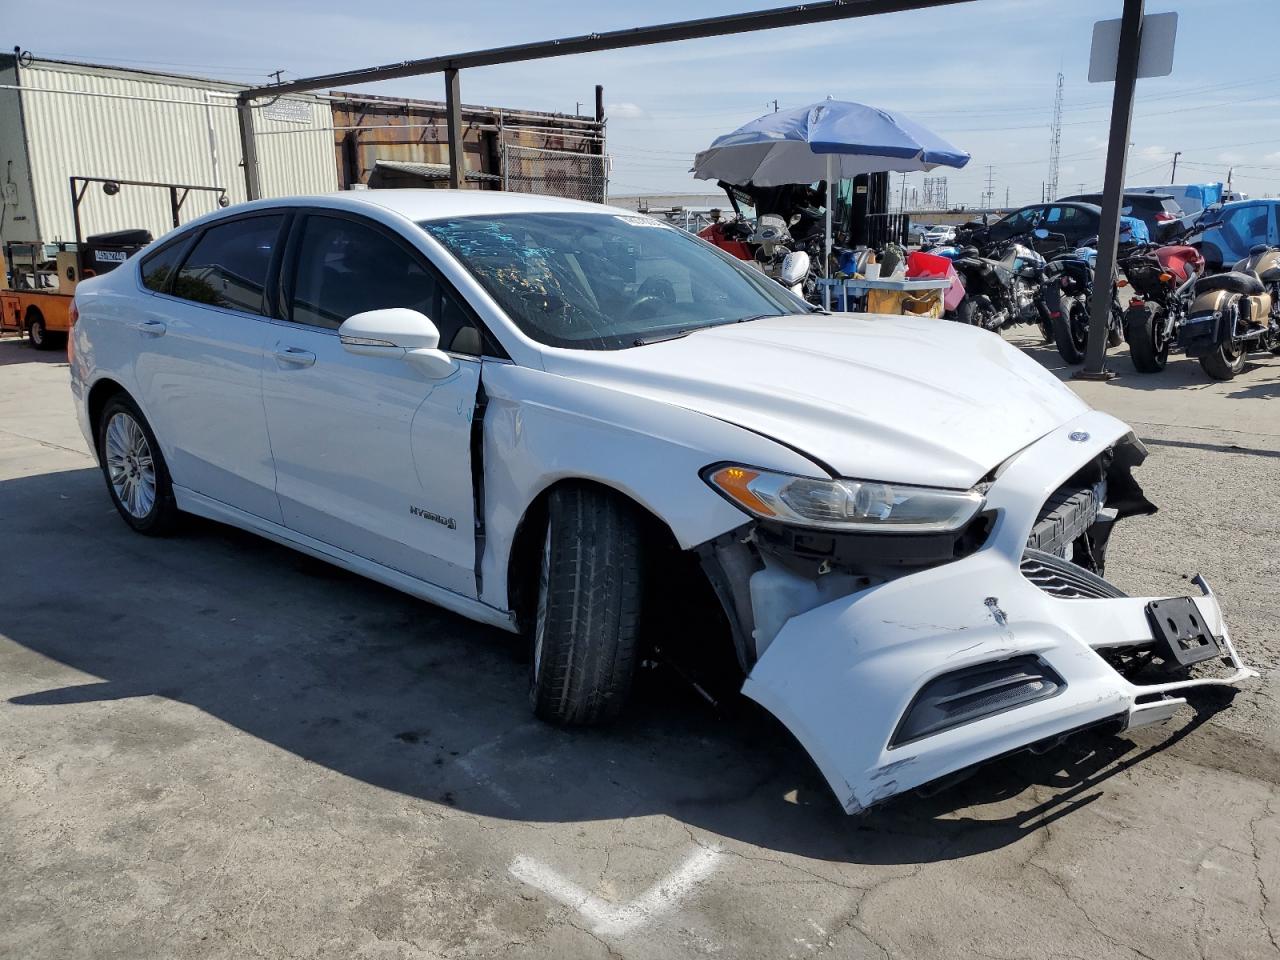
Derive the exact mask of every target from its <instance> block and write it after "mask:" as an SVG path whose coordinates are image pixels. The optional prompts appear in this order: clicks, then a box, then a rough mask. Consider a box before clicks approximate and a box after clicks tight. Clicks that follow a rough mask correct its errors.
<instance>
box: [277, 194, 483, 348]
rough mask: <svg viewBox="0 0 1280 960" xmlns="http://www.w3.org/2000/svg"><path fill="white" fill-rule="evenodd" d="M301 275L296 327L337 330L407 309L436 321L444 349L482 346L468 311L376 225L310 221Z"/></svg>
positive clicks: (293, 310)
mask: <svg viewBox="0 0 1280 960" xmlns="http://www.w3.org/2000/svg"><path fill="white" fill-rule="evenodd" d="M295 276H296V281H295V283H294V287H293V299H292V302H291V304H290V314H289V319H291V320H293V321H295V322H297V323H306V324H310V325H312V326H316V327H327V328H328V329H330V330H336V329H338V327H339V326H341V325H342V322H343V321H344V320H346V319H347V318H348V317H351V316H354V315H355V314H357V313H363V312H364V311H366V310H382V309H386V308H388V307H408V308H410V309H412V310H417V311H419V312H421V313H424V314H426V315H427V316H428V317H430V318H431V321H432V322H433V323H434V324H435V325H436V328H437V329H438V330H439V331H440V347H441V349H443V350H453V349H456V350H460V351H462V352H467V353H471V352H477V351H475V350H472V349H468V348H469V347H470V346H471V345H473V344H478V342H479V341H478V337H477V336H476V333H477V331H476V329H475V327H474V326H473V325H472V322H471V318H470V316H469V314H468V313H467V311H466V309H465V308H464V307H462V305H461V304H460V303H458V302H457V300H456V299H455V298H454V296H453V294H452V293H451V292H450V291H448V290H446V289H445V286H444V284H443V283H441V282H440V280H439V279H438V278H437V276H436V274H435V272H434V271H433V270H432V269H430V267H428V266H427V265H426V264H425V263H424V262H423V261H422V260H421V259H420V258H419V257H417V256H415V255H414V254H413V253H411V252H410V251H409V250H407V249H405V248H404V247H403V246H401V245H400V244H399V243H397V242H395V241H394V240H393V239H392V238H391V237H389V236H387V235H386V234H384V233H383V232H382V231H380V230H377V229H375V228H373V227H370V226H366V225H365V224H362V223H357V222H355V221H353V220H347V219H342V218H338V217H326V216H320V215H311V216H308V217H307V219H306V222H305V223H304V224H303V226H302V240H301V242H300V243H299V244H298V259H297V268H296V274H295ZM463 330H467V331H469V332H467V333H465V334H463V335H462V336H461V337H460V336H459V332H460V331H463Z"/></svg>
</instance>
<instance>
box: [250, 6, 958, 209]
mask: <svg viewBox="0 0 1280 960" xmlns="http://www.w3.org/2000/svg"><path fill="white" fill-rule="evenodd" d="M972 2H973V0H823V2H820V3H807V4H799V5H796V6H790V7H776V8H774V9H771V10H755V11H751V12H749V13H734V14H729V15H727V16H721V17H702V18H700V19H697V20H680V21H677V22H675V23H662V24H657V25H655V26H650V27H633V28H630V29H627V30H609V31H606V32H604V33H588V34H584V35H582V36H579V37H564V38H562V39H560V40H543V41H539V42H537V43H518V44H513V45H511V46H506V47H492V48H490V49H488V50H475V51H472V52H470V53H454V54H448V55H446V56H443V57H428V58H425V59H422V60H405V61H403V62H401V63H389V64H386V65H384V66H380V67H367V68H365V69H362V70H346V71H343V72H341V73H326V74H321V75H320V76H315V77H303V78H302V79H300V80H290V81H289V82H288V83H276V84H270V85H268V86H265V87H252V88H250V89H248V90H243V91H241V92H240V93H239V94H238V95H237V97H236V106H237V107H238V108H239V109H238V111H237V113H238V119H239V121H240V145H241V149H242V151H243V156H244V185H245V191H246V192H247V194H248V196H249V199H250V200H257V199H258V198H259V197H261V196H262V188H261V183H260V181H259V177H258V152H257V146H256V144H255V143H254V137H253V112H252V104H253V101H254V100H257V99H258V98H260V97H279V96H282V95H284V94H286V93H305V92H309V91H312V90H320V89H322V88H325V87H334V86H347V85H352V84H358V83H373V82H375V81H378V80H397V79H401V78H403V77H421V76H426V75H428V74H432V73H444V74H445V75H446V76H445V93H446V97H445V99H446V102H450V101H449V97H450V96H452V97H453V101H452V103H453V106H452V108H451V109H450V110H449V111H448V112H449V136H450V151H449V153H450V159H449V183H450V186H460V185H461V184H462V183H463V182H464V181H465V178H464V176H463V175H462V174H461V173H460V172H459V171H460V170H461V168H462V160H461V154H462V149H461V147H462V137H461V129H462V121H461V117H460V115H459V113H458V111H459V108H460V104H459V103H458V78H457V73H458V71H459V70H464V69H468V68H470V67H490V66H495V65H496V64H500V63H519V62H521V61H526V60H545V59H548V58H550V57H567V56H570V55H571V54H575V53H596V52H599V51H601V50H621V49H624V48H627V47H642V46H647V45H650V44H654V43H672V42H674V41H677V40H698V39H704V38H707V37H723V36H728V35H730V34H735V33H753V32H755V31H757V30H774V29H777V28H778V27H795V26H801V25H803V24H810V23H830V22H832V21H835V20H852V19H854V18H857V17H870V16H875V15H877V14H881V13H899V12H902V11H904V10H924V9H928V8H930V7H944V6H950V5H952V4H957V3H972ZM450 71H452V72H451V73H450ZM602 106H603V105H602V104H601V105H598V106H597V113H599V112H601V110H600V107H602ZM455 120H456V129H457V131H458V143H457V149H455V148H454V144H453V137H454V131H455ZM455 157H456V159H455ZM455 179H456V180H457V183H456V184H455V183H454V180H455Z"/></svg>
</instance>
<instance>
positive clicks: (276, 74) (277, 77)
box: [267, 70, 284, 83]
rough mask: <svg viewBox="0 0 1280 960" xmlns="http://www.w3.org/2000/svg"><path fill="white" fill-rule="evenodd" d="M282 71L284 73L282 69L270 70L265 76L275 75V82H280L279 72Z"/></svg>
mask: <svg viewBox="0 0 1280 960" xmlns="http://www.w3.org/2000/svg"><path fill="white" fill-rule="evenodd" d="M282 73H284V71H283V70H272V71H271V72H270V73H268V74H267V76H268V77H275V78H276V83H280V82H281V80H280V74H282Z"/></svg>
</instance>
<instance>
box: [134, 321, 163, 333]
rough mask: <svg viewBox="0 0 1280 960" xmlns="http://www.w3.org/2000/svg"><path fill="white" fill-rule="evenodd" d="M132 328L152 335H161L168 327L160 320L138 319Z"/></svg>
mask: <svg viewBox="0 0 1280 960" xmlns="http://www.w3.org/2000/svg"><path fill="white" fill-rule="evenodd" d="M133 328H134V329H135V330H138V331H140V332H142V333H145V334H147V335H148V336H152V337H163V336H164V334H165V331H166V330H168V329H169V328H168V327H167V326H165V324H164V322H163V321H162V320H140V321H139V322H137V323H135V324H134V325H133Z"/></svg>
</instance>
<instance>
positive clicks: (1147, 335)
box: [1124, 303, 1169, 373]
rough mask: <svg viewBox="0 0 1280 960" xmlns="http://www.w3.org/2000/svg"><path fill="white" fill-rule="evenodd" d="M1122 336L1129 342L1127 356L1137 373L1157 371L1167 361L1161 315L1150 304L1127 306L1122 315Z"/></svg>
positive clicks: (1166, 342)
mask: <svg viewBox="0 0 1280 960" xmlns="http://www.w3.org/2000/svg"><path fill="white" fill-rule="evenodd" d="M1124 334H1125V339H1126V340H1128V341H1129V359H1130V360H1132V361H1133V369H1135V370H1137V371H1138V372H1139V373H1159V372H1160V371H1161V370H1163V369H1164V367H1165V364H1166V363H1168V362H1169V338H1168V337H1167V336H1165V333H1164V318H1163V317H1162V316H1160V314H1159V307H1157V306H1156V305H1155V304H1154V303H1147V304H1143V305H1142V306H1131V307H1130V308H1129V312H1128V313H1127V314H1126V315H1125V318H1124Z"/></svg>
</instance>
